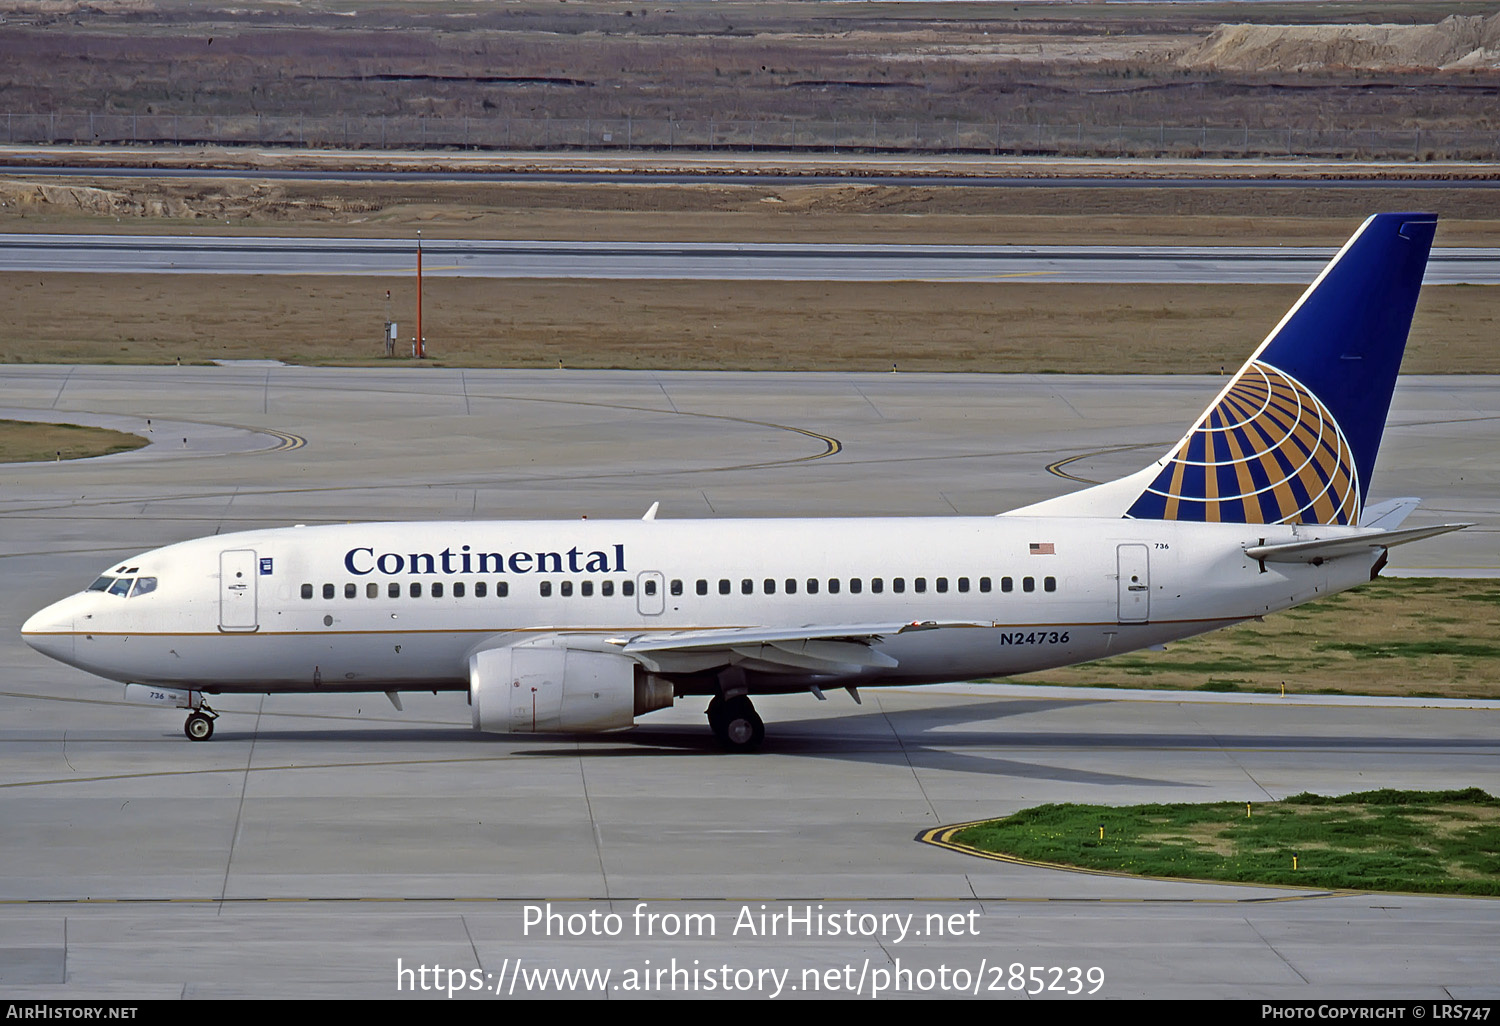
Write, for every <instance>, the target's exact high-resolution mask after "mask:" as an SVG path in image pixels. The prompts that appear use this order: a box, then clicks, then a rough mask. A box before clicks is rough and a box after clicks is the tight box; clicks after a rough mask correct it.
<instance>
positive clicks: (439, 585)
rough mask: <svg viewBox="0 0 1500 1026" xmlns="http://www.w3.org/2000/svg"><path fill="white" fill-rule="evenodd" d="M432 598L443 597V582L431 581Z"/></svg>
mask: <svg viewBox="0 0 1500 1026" xmlns="http://www.w3.org/2000/svg"><path fill="white" fill-rule="evenodd" d="M432 597H433V598H442V597H443V582H442V581H433V582H432Z"/></svg>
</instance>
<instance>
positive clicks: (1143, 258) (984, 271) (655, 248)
mask: <svg viewBox="0 0 1500 1026" xmlns="http://www.w3.org/2000/svg"><path fill="white" fill-rule="evenodd" d="M423 250H424V257H425V264H424V268H423V270H424V273H426V274H430V275H434V276H437V277H466V278H606V279H631V280H650V279H665V280H721V281H722V280H733V281H1006V280H1019V281H1042V282H1061V283H1070V284H1071V283H1082V282H1147V283H1163V284H1202V283H1208V284H1302V283H1304V282H1307V281H1309V280H1311V279H1313V278H1315V277H1316V276H1317V274H1318V272H1319V271H1320V270H1322V268H1323V266H1324V265H1325V264H1326V263H1327V262H1328V260H1329V258H1330V257H1332V256H1333V254H1334V253H1335V252H1336V251H1335V250H1333V249H1327V248H1322V247H1301V246H1288V247H1273V246H927V245H873V244H872V245H855V244H809V243H751V242H746V243H729V244H725V243H707V242H552V241H502V240H464V241H456V240H430V241H428V242H427V243H426V244H425V245H424V246H423ZM415 265H416V249H415V241H414V240H411V239H287V238H275V237H254V236H249V237H227V236H226V237H220V238H203V237H192V236H173V235H160V236H144V235H143V236H132V235H0V271H57V272H64V271H77V272H87V273H94V274H99V273H123V272H130V273H136V274H381V275H386V274H407V273H411V272H413V271H414V270H415ZM1424 280H1425V282H1426V283H1427V284H1428V285H1457V284H1465V285H1494V284H1500V251H1497V250H1493V249H1485V248H1482V247H1447V248H1442V247H1440V248H1438V249H1434V250H1433V251H1432V257H1431V259H1430V260H1429V261H1428V265H1427V274H1426V277H1425V279H1424Z"/></svg>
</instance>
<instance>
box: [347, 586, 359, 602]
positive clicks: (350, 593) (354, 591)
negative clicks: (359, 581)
mask: <svg viewBox="0 0 1500 1026" xmlns="http://www.w3.org/2000/svg"><path fill="white" fill-rule="evenodd" d="M358 594H359V589H358V588H357V587H356V586H355V585H353V584H346V585H344V598H346V599H351V598H354V596H356V595H358Z"/></svg>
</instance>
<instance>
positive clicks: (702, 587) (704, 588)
mask: <svg viewBox="0 0 1500 1026" xmlns="http://www.w3.org/2000/svg"><path fill="white" fill-rule="evenodd" d="M697 591H698V594H699V595H707V594H708V582H707V581H705V580H701V579H700V580H699V581H698V585H697Z"/></svg>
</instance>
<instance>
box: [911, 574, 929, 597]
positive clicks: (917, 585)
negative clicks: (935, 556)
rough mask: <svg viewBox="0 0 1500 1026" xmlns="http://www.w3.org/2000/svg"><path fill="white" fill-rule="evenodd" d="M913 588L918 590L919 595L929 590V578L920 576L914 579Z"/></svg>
mask: <svg viewBox="0 0 1500 1026" xmlns="http://www.w3.org/2000/svg"><path fill="white" fill-rule="evenodd" d="M911 590H912V591H914V592H916V593H917V594H918V595H920V594H922V593H923V592H925V591H926V590H927V578H925V577H918V578H917V579H916V580H914V581H912V582H911Z"/></svg>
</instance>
